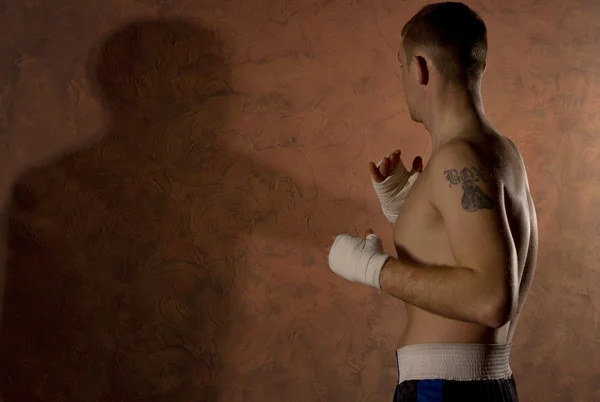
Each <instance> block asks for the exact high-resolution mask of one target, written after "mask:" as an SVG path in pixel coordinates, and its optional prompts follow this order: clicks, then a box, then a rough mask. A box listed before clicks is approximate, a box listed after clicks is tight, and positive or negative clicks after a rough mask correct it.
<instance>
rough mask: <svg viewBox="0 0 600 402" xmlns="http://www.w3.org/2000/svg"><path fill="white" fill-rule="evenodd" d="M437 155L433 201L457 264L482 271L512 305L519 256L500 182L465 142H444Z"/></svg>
mask: <svg viewBox="0 0 600 402" xmlns="http://www.w3.org/2000/svg"><path fill="white" fill-rule="evenodd" d="M436 159H437V160H436V161H435V163H431V165H432V166H430V168H431V169H432V170H431V171H430V174H433V175H434V178H433V180H432V183H433V188H432V202H433V204H434V206H435V208H436V209H437V210H438V211H439V212H440V214H441V216H442V218H443V221H444V226H445V229H446V233H447V236H448V239H449V242H450V246H451V249H452V253H453V254H454V258H455V260H456V263H457V265H459V266H461V267H465V268H470V269H472V270H474V271H477V272H478V273H479V274H481V278H482V279H483V282H482V285H484V287H485V291H486V292H490V294H495V295H498V296H500V297H501V299H502V300H504V301H503V303H505V302H510V304H511V307H510V308H511V309H512V308H513V306H512V304H513V303H512V302H513V301H514V297H515V295H514V291H515V289H514V286H513V285H514V282H515V280H514V278H515V276H516V275H517V258H516V250H515V247H514V243H513V239H512V236H511V233H510V228H509V225H508V221H507V217H506V212H505V209H504V202H503V189H502V185H501V183H499V182H498V180H497V179H496V178H495V177H494V175H493V174H492V172H491V171H490V169H489V166H487V165H486V163H485V161H482V160H481V158H480V157H479V156H478V155H477V153H476V152H475V151H474V150H473V149H472V148H471V147H470V146H469V145H467V144H458V145H452V146H448V147H447V148H446V149H444V150H442V151H440V152H439V153H438V155H437V156H436ZM488 286H489V287H488ZM482 290H483V289H482Z"/></svg>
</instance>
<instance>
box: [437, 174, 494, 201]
mask: <svg viewBox="0 0 600 402" xmlns="http://www.w3.org/2000/svg"><path fill="white" fill-rule="evenodd" d="M444 176H445V177H446V180H448V182H449V183H450V186H455V185H459V184H460V185H461V186H462V189H463V196H462V207H463V209H464V210H465V211H468V212H475V211H478V210H480V209H493V208H494V206H495V202H494V200H493V199H492V197H490V196H489V195H488V194H486V193H485V192H484V191H483V190H482V189H481V182H483V183H487V182H488V178H487V177H486V174H485V171H484V170H483V169H482V168H480V167H471V168H468V167H465V168H464V169H462V170H461V171H458V170H456V169H450V170H446V171H444Z"/></svg>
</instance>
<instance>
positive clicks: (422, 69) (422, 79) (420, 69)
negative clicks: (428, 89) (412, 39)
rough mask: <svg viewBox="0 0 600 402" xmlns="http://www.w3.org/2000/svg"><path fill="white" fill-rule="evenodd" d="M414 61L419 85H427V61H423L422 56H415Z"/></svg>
mask: <svg viewBox="0 0 600 402" xmlns="http://www.w3.org/2000/svg"><path fill="white" fill-rule="evenodd" d="M415 59H416V65H417V66H416V67H417V74H418V77H419V84H420V85H427V84H428V83H429V66H428V64H427V60H425V58H424V57H423V56H416V57H415Z"/></svg>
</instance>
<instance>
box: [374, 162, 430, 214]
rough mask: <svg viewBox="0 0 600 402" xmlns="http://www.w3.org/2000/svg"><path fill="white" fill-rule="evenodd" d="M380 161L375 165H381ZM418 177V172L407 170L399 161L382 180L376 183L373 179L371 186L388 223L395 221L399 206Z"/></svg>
mask: <svg viewBox="0 0 600 402" xmlns="http://www.w3.org/2000/svg"><path fill="white" fill-rule="evenodd" d="M382 161H383V159H382V160H381V161H379V163H378V164H377V167H379V165H381V162H382ZM418 177H419V172H417V171H416V170H412V171H410V172H409V171H408V170H406V168H405V167H404V164H403V163H402V162H400V163H398V166H396V169H394V171H393V172H392V173H391V174H390V175H388V177H386V178H385V180H384V181H382V182H381V183H377V182H375V180H373V188H374V189H375V193H376V194H377V197H378V198H379V201H380V202H381V210H382V211H383V214H384V215H385V217H386V218H387V220H388V221H390V223H392V224H394V223H396V219H398V214H399V213H400V208H401V207H402V204H404V201H405V200H406V197H408V194H409V193H410V190H411V189H412V186H413V185H414V184H415V182H416V181H417V178H418Z"/></svg>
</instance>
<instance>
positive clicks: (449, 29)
mask: <svg viewBox="0 0 600 402" xmlns="http://www.w3.org/2000/svg"><path fill="white" fill-rule="evenodd" d="M486 54H487V29H486V27H485V23H484V22H483V20H482V19H481V17H480V16H479V15H478V14H477V13H476V12H474V11H473V10H471V9H470V8H469V7H467V6H466V5H464V4H462V3H456V2H446V3H436V4H430V5H428V6H425V7H423V8H422V9H421V11H419V12H418V13H417V14H416V15H415V16H414V17H412V18H411V19H410V21H408V22H407V23H406V25H405V26H404V28H403V29H402V46H401V49H400V52H399V54H398V58H399V59H400V62H401V64H402V81H403V85H404V93H405V96H406V102H407V104H408V109H409V111H410V115H411V118H412V119H413V120H415V121H417V122H423V113H424V111H423V110H422V108H423V107H426V106H425V105H427V104H428V103H429V101H430V99H428V98H430V97H431V96H435V93H437V90H439V88H441V87H448V86H453V87H456V88H460V89H466V90H469V91H473V90H477V91H479V86H480V84H481V79H482V77H483V72H484V70H485V58H486Z"/></svg>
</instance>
